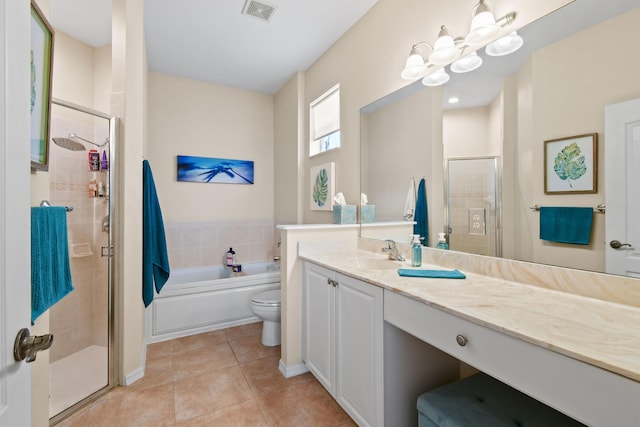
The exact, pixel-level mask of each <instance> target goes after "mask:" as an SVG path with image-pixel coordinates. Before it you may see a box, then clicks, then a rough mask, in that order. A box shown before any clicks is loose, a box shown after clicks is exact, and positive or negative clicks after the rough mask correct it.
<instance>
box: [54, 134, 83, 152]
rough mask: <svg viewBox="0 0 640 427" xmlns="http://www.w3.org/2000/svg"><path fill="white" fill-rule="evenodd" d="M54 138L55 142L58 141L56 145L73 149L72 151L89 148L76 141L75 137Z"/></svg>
mask: <svg viewBox="0 0 640 427" xmlns="http://www.w3.org/2000/svg"><path fill="white" fill-rule="evenodd" d="M51 139H53V142H55V143H56V145H59V146H60V147H62V148H66V149H67V150H71V151H87V149H86V148H85V146H84V145H83V144H81V143H79V142H77V141H74V140H73V139H69V138H62V137H58V138H51Z"/></svg>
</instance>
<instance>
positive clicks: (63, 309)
mask: <svg viewBox="0 0 640 427" xmlns="http://www.w3.org/2000/svg"><path fill="white" fill-rule="evenodd" d="M51 129H52V133H51V136H53V137H55V136H67V135H68V134H69V133H77V134H78V135H87V137H89V138H94V137H96V138H98V139H96V140H104V138H105V136H104V134H103V135H102V137H98V136H97V135H96V133H97V131H95V130H94V128H93V126H91V125H89V124H80V123H77V122H76V121H73V122H72V121H69V120H66V119H63V118H60V117H55V116H53V117H52V123H51ZM50 150H51V151H50V157H49V186H50V202H51V204H52V205H55V206H60V205H63V206H72V207H73V211H71V212H68V213H67V230H68V235H69V255H70V263H71V276H72V279H73V286H74V291H73V292H71V293H70V294H68V295H67V296H66V297H65V298H63V299H62V300H61V301H60V302H58V303H57V304H55V305H54V306H53V307H52V308H51V311H50V329H51V333H53V335H54V336H55V345H54V346H52V347H51V350H50V361H51V362H55V361H56V360H59V359H61V358H63V357H66V356H68V355H70V354H73V353H75V352H77V351H79V350H81V349H83V348H85V347H88V346H90V345H100V346H106V345H107V339H108V338H107V336H108V327H107V320H108V319H107V316H108V314H107V307H108V305H107V298H108V287H107V283H108V282H107V274H108V272H107V269H108V263H107V261H106V258H102V257H101V256H100V247H101V246H106V244H107V239H108V236H107V234H106V233H103V232H102V230H101V227H100V225H101V220H102V218H103V217H104V216H105V215H106V214H107V212H108V201H107V200H106V199H105V198H89V195H88V184H89V181H90V180H91V179H94V178H95V179H97V180H102V181H103V182H104V181H106V180H107V173H106V172H90V171H89V170H88V161H87V153H88V152H87V151H69V150H66V149H63V148H61V147H58V146H57V145H55V144H53V143H52V144H51V145H50Z"/></svg>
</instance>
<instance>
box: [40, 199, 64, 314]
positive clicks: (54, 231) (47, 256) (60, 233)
mask: <svg viewBox="0 0 640 427" xmlns="http://www.w3.org/2000/svg"><path fill="white" fill-rule="evenodd" d="M72 290H73V283H72V281H71V265H70V263H69V242H68V241H67V211H66V209H65V208H63V207H53V206H51V207H37V208H31V324H33V323H34V322H35V320H36V319H37V318H38V317H39V316H40V315H41V314H42V313H44V312H45V311H47V310H48V309H49V308H50V307H51V306H52V305H54V304H55V303H57V302H58V301H60V300H61V299H62V298H64V297H65V296H66V295H67V294H68V293H69V292H71V291H72Z"/></svg>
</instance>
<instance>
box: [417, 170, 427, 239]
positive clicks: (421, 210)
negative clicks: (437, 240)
mask: <svg viewBox="0 0 640 427" xmlns="http://www.w3.org/2000/svg"><path fill="white" fill-rule="evenodd" d="M414 221H415V222H416V223H415V224H413V234H419V235H420V241H421V242H422V244H423V245H424V246H429V209H428V207H427V186H426V183H425V180H424V178H422V179H421V180H420V184H419V185H418V198H417V201H416V211H415V216H414Z"/></svg>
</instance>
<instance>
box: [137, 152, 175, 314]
mask: <svg viewBox="0 0 640 427" xmlns="http://www.w3.org/2000/svg"><path fill="white" fill-rule="evenodd" d="M170 274H171V269H170V267H169V255H168V254H167V239H166V236H165V232H164V222H163V221H162V211H161V210H160V202H159V201H158V194H157V193H156V185H155V183H154V181H153V174H152V173H151V166H150V165H149V162H148V161H147V160H144V161H143V162H142V301H143V302H144V306H145V307H148V306H149V304H151V302H152V301H153V295H154V283H155V290H156V291H157V292H158V293H159V292H160V290H161V289H162V287H163V286H164V284H165V283H166V282H167V280H168V279H169V275H170Z"/></svg>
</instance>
